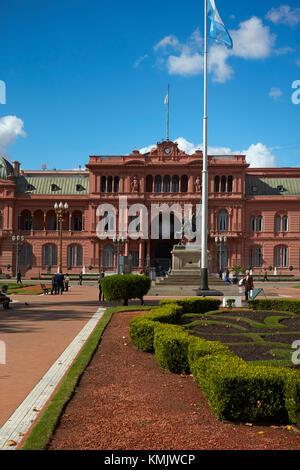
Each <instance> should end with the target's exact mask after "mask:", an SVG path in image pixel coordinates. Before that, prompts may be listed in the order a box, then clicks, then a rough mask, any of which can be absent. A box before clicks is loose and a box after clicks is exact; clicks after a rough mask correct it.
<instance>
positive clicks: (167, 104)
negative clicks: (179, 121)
mask: <svg viewBox="0 0 300 470" xmlns="http://www.w3.org/2000/svg"><path fill="white" fill-rule="evenodd" d="M169 90H170V85H169V84H168V94H167V97H168V102H167V140H169Z"/></svg>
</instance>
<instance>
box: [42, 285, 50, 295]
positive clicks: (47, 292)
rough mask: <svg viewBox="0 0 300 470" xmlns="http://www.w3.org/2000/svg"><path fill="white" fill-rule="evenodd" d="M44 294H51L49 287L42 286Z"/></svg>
mask: <svg viewBox="0 0 300 470" xmlns="http://www.w3.org/2000/svg"><path fill="white" fill-rule="evenodd" d="M41 288H42V289H43V292H44V294H49V290H50V287H47V286H46V284H41Z"/></svg>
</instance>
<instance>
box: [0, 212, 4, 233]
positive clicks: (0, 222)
mask: <svg viewBox="0 0 300 470" xmlns="http://www.w3.org/2000/svg"><path fill="white" fill-rule="evenodd" d="M2 228H3V216H2V212H0V230H2Z"/></svg>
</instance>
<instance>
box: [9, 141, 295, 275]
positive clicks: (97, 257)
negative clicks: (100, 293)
mask: <svg viewBox="0 0 300 470" xmlns="http://www.w3.org/2000/svg"><path fill="white" fill-rule="evenodd" d="M202 161H203V155H202V152H201V151H200V150H198V151H196V152H195V153H194V154H192V155H188V154H186V153H185V152H183V151H182V150H180V149H179V148H178V145H177V144H176V143H174V142H171V141H169V140H166V141H163V142H159V143H157V146H156V147H155V148H154V149H153V150H151V151H150V152H149V153H146V154H141V153H140V152H139V151H137V150H134V151H133V152H132V153H131V154H130V155H122V156H90V158H89V163H88V164H87V165H86V168H85V169H78V170H72V171H71V170H70V171H65V170H64V171H56V170H51V171H49V170H22V169H21V166H20V163H19V162H16V161H14V162H13V163H12V164H10V163H9V162H8V161H7V160H5V159H4V158H3V157H1V158H0V191H1V202H0V237H1V238H0V268H1V271H2V274H4V275H7V274H8V275H11V276H15V274H16V270H17V269H20V271H21V273H22V276H23V277H26V278H30V277H32V278H33V277H38V276H40V275H41V274H43V273H47V272H48V273H50V272H51V273H54V272H57V270H58V266H59V263H60V262H61V263H62V271H63V272H64V273H65V272H69V273H71V274H72V273H73V274H74V273H75V274H76V273H79V272H81V271H83V272H86V273H87V272H90V273H99V272H102V271H104V272H116V270H117V266H118V265H119V263H120V258H119V256H118V255H121V256H125V257H129V258H127V259H130V260H131V261H130V262H131V266H132V270H133V271H136V272H140V270H141V269H142V268H144V267H145V266H155V267H156V268H158V269H159V268H160V266H161V267H164V268H168V267H169V266H170V263H171V250H172V247H173V245H174V244H178V242H179V240H178V236H176V232H175V230H174V227H175V226H176V224H175V223H174V222H175V220H174V217H175V216H174V214H173V215H172V214H171V218H170V220H171V223H170V233H169V235H168V236H167V238H166V234H165V232H163V231H162V230H161V227H162V221H161V218H160V217H161V216H159V215H158V216H157V217H158V219H156V223H157V222H158V226H159V235H158V237H156V238H154V239H153V238H151V224H154V220H153V215H151V207H152V206H153V205H154V206H155V205H156V207H157V205H160V206H161V205H163V204H166V205H168V206H171V205H173V204H179V205H180V206H181V207H184V205H190V206H191V207H192V208H193V213H196V206H197V205H199V204H201V194H202V188H201V181H202ZM121 197H122V198H123V199H126V200H127V206H128V210H129V208H130V207H131V206H133V205H134V204H140V205H141V204H142V205H143V206H144V207H146V208H147V210H148V212H147V214H148V215H147V218H148V220H147V223H148V237H138V236H136V237H127V238H126V237H125V239H124V240H123V242H119V243H118V241H116V240H113V239H112V235H111V233H112V232H111V231H115V232H114V233H115V235H116V237H118V236H119V232H118V227H119V220H118V218H119V201H120V198H121ZM60 202H62V203H63V204H65V203H67V205H68V208H67V210H66V211H65V212H64V214H63V221H62V230H60V224H59V222H58V216H57V213H56V212H55V208H54V204H55V203H57V204H59V203H60ZM104 204H108V205H110V206H108V207H113V208H115V214H116V220H113V219H111V218H110V215H111V214H110V213H109V211H108V212H106V213H105V214H104V216H105V221H104V225H103V226H104V235H102V236H101V237H99V236H98V235H97V227H98V226H99V225H98V224H99V222H100V220H102V221H103V217H101V211H99V206H100V207H106V206H104ZM129 214H130V211H129ZM102 215H103V214H102ZM141 217H142V216H141ZM143 217H145V216H143ZM128 222H129V223H132V222H133V223H136V225H135V227H136V231H137V232H138V231H139V230H140V226H139V225H140V224H141V220H140V219H139V218H137V216H134V215H128ZM105 232H107V236H106V233H105ZM17 235H19V236H20V237H22V238H19V240H20V241H19V242H17V238H14V237H13V236H15V237H16V236H17ZM137 235H138V233H137ZM299 235H300V168H249V165H248V164H247V163H246V160H245V156H244V155H224V156H223V155H209V156H208V251H209V260H210V261H209V269H210V271H211V272H213V273H217V272H219V271H220V269H224V268H227V267H228V268H230V267H232V266H233V265H234V264H240V265H242V266H243V267H244V268H248V267H251V268H252V269H253V272H254V273H262V272H263V270H264V269H268V270H270V271H271V269H272V272H273V270H274V268H275V267H276V270H277V273H281V274H290V273H291V271H292V274H299V269H300V268H299V265H300V238H299ZM60 236H61V238H60ZM17 253H18V257H17Z"/></svg>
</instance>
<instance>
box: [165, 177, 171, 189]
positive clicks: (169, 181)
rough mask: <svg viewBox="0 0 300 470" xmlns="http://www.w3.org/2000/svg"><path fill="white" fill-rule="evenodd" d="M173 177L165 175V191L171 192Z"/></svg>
mask: <svg viewBox="0 0 300 470" xmlns="http://www.w3.org/2000/svg"><path fill="white" fill-rule="evenodd" d="M170 184H171V178H170V176H169V175H165V176H164V193H169V192H170Z"/></svg>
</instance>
